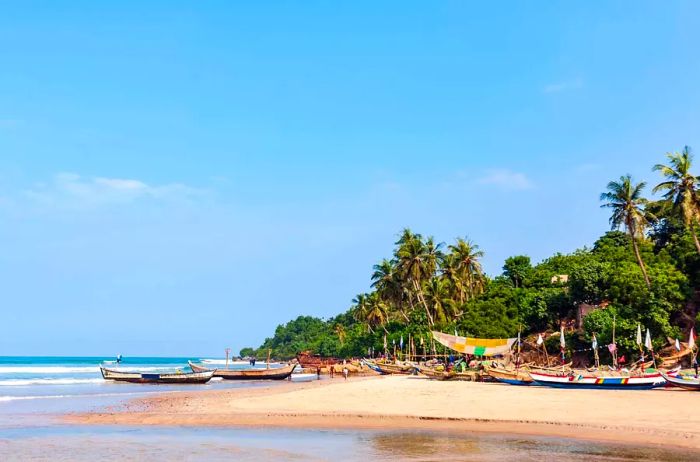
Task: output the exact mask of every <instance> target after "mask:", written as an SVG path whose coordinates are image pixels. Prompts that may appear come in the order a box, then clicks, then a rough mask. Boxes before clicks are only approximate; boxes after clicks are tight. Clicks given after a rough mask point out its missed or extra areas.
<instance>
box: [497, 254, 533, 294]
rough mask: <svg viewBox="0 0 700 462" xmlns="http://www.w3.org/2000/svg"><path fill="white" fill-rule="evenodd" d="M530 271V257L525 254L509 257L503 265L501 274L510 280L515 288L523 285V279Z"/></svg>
mask: <svg viewBox="0 0 700 462" xmlns="http://www.w3.org/2000/svg"><path fill="white" fill-rule="evenodd" d="M531 271H532V264H531V263H530V257H528V256H526V255H516V256H515V257H509V258H507V259H506V262H505V264H504V265H503V274H504V275H505V276H506V277H507V278H509V279H510V280H511V282H512V283H513V287H515V288H518V287H522V286H523V281H524V280H525V278H526V277H527V276H528V275H529V274H530V272H531Z"/></svg>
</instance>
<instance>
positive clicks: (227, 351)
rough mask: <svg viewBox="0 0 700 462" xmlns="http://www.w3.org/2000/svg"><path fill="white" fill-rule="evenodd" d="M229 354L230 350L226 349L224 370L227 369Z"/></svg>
mask: <svg viewBox="0 0 700 462" xmlns="http://www.w3.org/2000/svg"><path fill="white" fill-rule="evenodd" d="M229 353H231V349H230V348H226V369H228V355H229Z"/></svg>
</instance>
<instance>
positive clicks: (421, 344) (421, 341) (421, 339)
mask: <svg viewBox="0 0 700 462" xmlns="http://www.w3.org/2000/svg"><path fill="white" fill-rule="evenodd" d="M420 346H423V337H422V336H421V338H420Z"/></svg>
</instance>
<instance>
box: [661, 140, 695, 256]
mask: <svg viewBox="0 0 700 462" xmlns="http://www.w3.org/2000/svg"><path fill="white" fill-rule="evenodd" d="M666 157H667V158H668V161H669V164H670V165H663V164H656V165H654V171H658V172H661V174H662V175H663V176H664V177H665V178H666V181H664V182H662V183H659V184H657V185H656V186H655V187H654V189H653V192H654V193H656V192H658V191H666V193H665V194H664V196H663V197H664V199H665V200H666V201H668V202H669V203H671V204H672V205H673V208H674V209H675V210H676V211H678V212H680V214H681V216H682V217H683V223H684V224H685V226H686V227H687V228H688V229H689V231H690V234H691V235H692V236H693V242H695V249H696V250H697V252H698V253H699V254H700V241H698V235H697V232H696V231H695V227H696V225H697V224H698V220H700V199H698V177H696V176H695V175H693V174H692V173H690V167H691V166H692V164H693V154H692V153H691V152H690V147H688V146H686V147H685V148H683V151H682V152H680V153H678V152H669V153H667V154H666Z"/></svg>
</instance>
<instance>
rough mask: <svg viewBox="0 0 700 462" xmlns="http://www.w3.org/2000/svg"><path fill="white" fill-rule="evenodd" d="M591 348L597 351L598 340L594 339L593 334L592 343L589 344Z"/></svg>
mask: <svg viewBox="0 0 700 462" xmlns="http://www.w3.org/2000/svg"><path fill="white" fill-rule="evenodd" d="M591 346H592V347H593V349H594V350H597V349H598V339H597V338H595V334H593V341H592V342H591Z"/></svg>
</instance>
